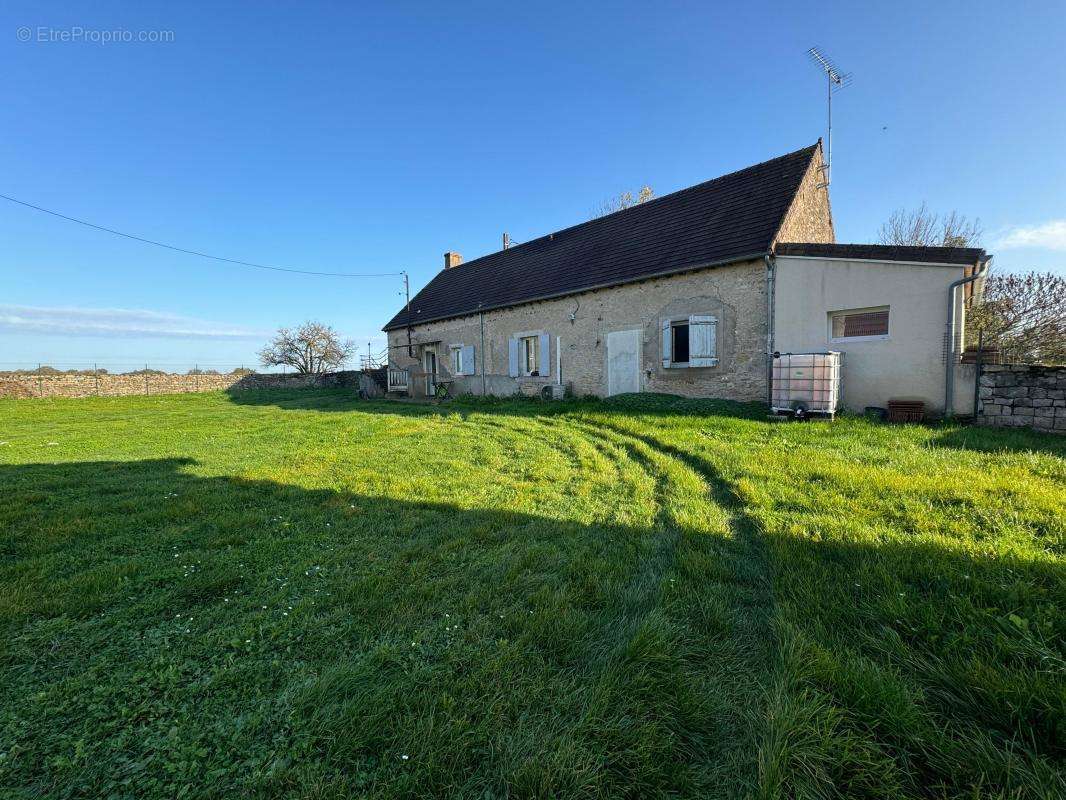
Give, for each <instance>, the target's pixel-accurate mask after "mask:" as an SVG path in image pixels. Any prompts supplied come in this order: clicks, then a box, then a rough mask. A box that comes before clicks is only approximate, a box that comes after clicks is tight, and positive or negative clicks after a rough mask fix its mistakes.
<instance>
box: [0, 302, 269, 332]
mask: <svg viewBox="0 0 1066 800" xmlns="http://www.w3.org/2000/svg"><path fill="white" fill-rule="evenodd" d="M0 331H6V332H10V333H42V334H51V335H59V336H106V337H118V338H123V337H142V338H163V339H260V338H263V337H264V336H265V335H267V334H265V333H264V332H263V331H256V330H251V329H249V328H244V327H241V326H239V325H230V324H228V323H224V322H210V321H208V320H203V319H196V318H195V317H183V316H180V315H177V314H167V313H164V312H161V311H146V310H142V309H127V308H42V307H37V306H11V305H0Z"/></svg>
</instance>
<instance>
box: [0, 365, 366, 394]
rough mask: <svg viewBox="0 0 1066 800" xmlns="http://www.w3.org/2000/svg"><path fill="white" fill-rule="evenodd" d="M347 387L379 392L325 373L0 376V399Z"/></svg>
mask: <svg viewBox="0 0 1066 800" xmlns="http://www.w3.org/2000/svg"><path fill="white" fill-rule="evenodd" d="M332 387H348V388H351V389H352V391H353V392H357V391H359V390H360V389H362V390H363V391H365V392H366V393H367V394H368V395H370V396H372V397H374V396H379V395H381V394H384V392H382V390H381V388H380V387H379V386H378V385H377V384H376V383H375V382H374V381H373V380H371V379H370V378H369V376H367V375H364V374H363V373H361V372H356V371H350V370H346V371H342V372H325V373H322V374H318V375H278V374H265V373H252V374H241V373H230V374H227V375H215V374H206V375H204V374H201V375H172V374H169V373H167V374H147V375H111V374H108V373H102V374H99V375H94V374H91V373H89V374H84V373H82V374H73V373H71V374H66V373H63V374H52V375H35V374H24V375H0V397H123V396H127V395H136V394H148V395H152V394H182V393H185V392H217V391H219V390H225V391H246V390H254V389H318V388H332Z"/></svg>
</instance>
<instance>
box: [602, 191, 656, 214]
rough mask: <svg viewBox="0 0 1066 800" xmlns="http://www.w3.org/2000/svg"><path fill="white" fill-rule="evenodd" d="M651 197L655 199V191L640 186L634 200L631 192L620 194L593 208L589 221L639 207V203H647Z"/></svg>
mask: <svg viewBox="0 0 1066 800" xmlns="http://www.w3.org/2000/svg"><path fill="white" fill-rule="evenodd" d="M653 197H655V190H654V189H652V188H651V187H650V186H641V187H640V191H639V192H637V196H636V197H635V198H634V197H633V193H632V192H628V191H627V192H620V193H619V194H618V195H617V196H615V197H609V198H607V199H606V200H604V201H603V202H602V203H600V204H599V206H597V207H596V208H594V209H593V210H592V213H591V214H590V215H589V219H596V217H605V216H607V215H608V214H613V213H614V212H615V211H623V210H624V209H627V208H630V207H632V206H639V205H640V204H641V203H647V202H648V201H649V200H651V199H652V198H653Z"/></svg>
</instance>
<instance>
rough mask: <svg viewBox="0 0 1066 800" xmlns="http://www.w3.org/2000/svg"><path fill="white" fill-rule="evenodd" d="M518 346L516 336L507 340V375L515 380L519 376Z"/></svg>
mask: <svg viewBox="0 0 1066 800" xmlns="http://www.w3.org/2000/svg"><path fill="white" fill-rule="evenodd" d="M518 345H519V341H518V338H517V337H516V336H512V337H511V338H510V339H508V340H507V374H508V375H510V376H511V377H512V378H517V377H518V376H519V375H520V374H521V373H520V372H519V356H518Z"/></svg>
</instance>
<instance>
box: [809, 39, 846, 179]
mask: <svg viewBox="0 0 1066 800" xmlns="http://www.w3.org/2000/svg"><path fill="white" fill-rule="evenodd" d="M807 55H809V56H810V57H811V61H813V62H814V63H815V64H816V65H817V66H818V68H819V69H821V70H822V71H824V72H825V77H826V84H827V86H826V105H827V109H828V113H829V131H828V136H827V137H826V157H825V164H823V165H822V172H823V174H824V175H825V181H824V182H823V183H822V184H821V186H825V187H828V186H829V179H830V177H831V170H832V167H833V92H838V91H840V90H841V89H845V88H847V87H848V86H850V85H851V73H850V72H842V71H841V70H840V68H839V67H838V66H837V65H836V64H834V63H833V62H832V61H831V60H830V58H829V56H827V55H826V54H825V53H823V52H822V51H821V50H819V49H818V48H817V47H812V48H811V49H810V50H808V51H807Z"/></svg>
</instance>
